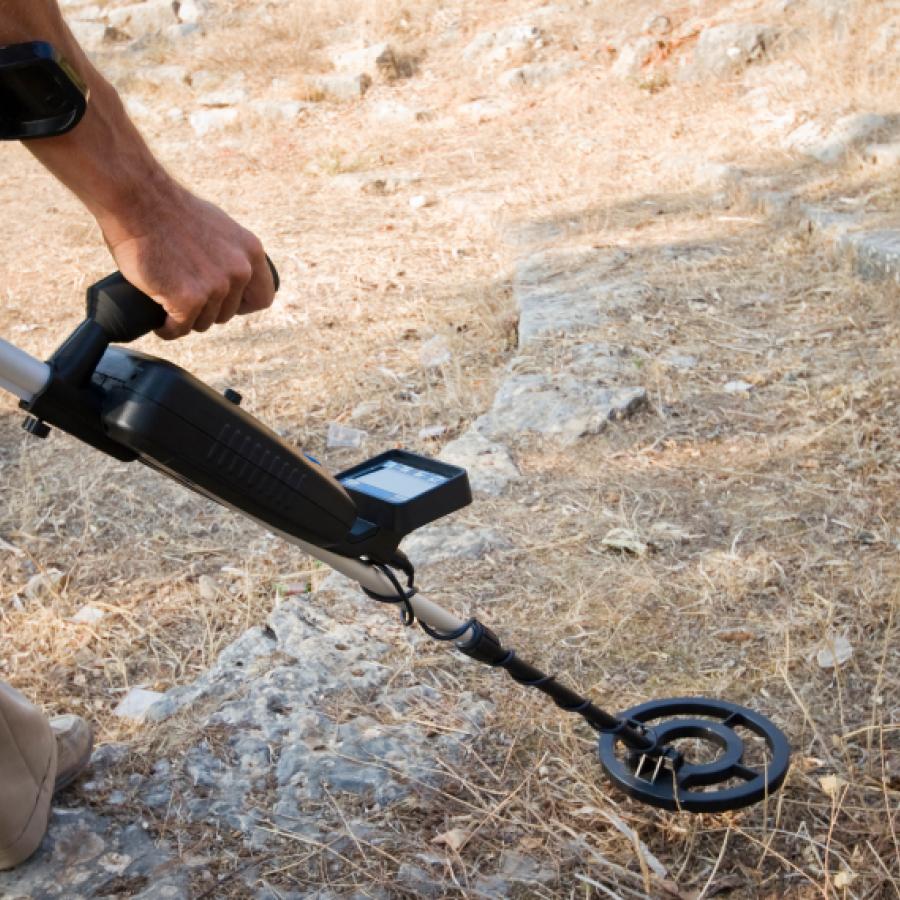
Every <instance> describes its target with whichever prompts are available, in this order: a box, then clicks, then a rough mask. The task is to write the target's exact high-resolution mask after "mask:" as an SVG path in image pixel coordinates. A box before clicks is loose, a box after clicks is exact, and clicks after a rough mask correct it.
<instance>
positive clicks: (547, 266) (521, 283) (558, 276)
mask: <svg viewBox="0 0 900 900" xmlns="http://www.w3.org/2000/svg"><path fill="white" fill-rule="evenodd" d="M626 259H627V254H625V253H624V252H623V251H619V250H599V251H598V250H589V251H584V250H575V251H572V250H567V251H560V250H555V251H547V252H544V253H537V254H533V255H532V256H529V257H526V258H525V259H523V260H521V261H520V262H519V263H518V265H517V266H516V271H515V275H514V279H513V291H514V294H515V299H516V303H517V304H518V307H519V346H520V347H525V346H527V345H528V344H530V343H532V342H533V341H535V340H537V339H538V338H541V337H546V336H550V335H559V334H575V333H577V332H579V331H584V330H586V329H590V328H596V327H597V326H598V325H602V324H603V322H604V321H606V320H607V319H608V318H609V316H610V315H612V314H614V313H615V312H617V311H620V310H622V309H626V308H628V309H630V308H632V307H634V306H636V305H638V304H640V303H641V301H642V300H644V299H645V298H646V296H647V290H646V288H645V286H644V285H642V284H640V283H638V282H635V281H633V280H629V279H621V278H613V277H611V273H612V271H613V270H615V269H616V268H617V267H618V266H620V265H621V264H622V263H623V262H624V261H625V260H626Z"/></svg>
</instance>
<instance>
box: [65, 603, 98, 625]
mask: <svg viewBox="0 0 900 900" xmlns="http://www.w3.org/2000/svg"><path fill="white" fill-rule="evenodd" d="M105 616H106V613H105V612H104V611H103V610H102V609H99V608H98V607H96V606H91V604H90V603H85V605H84V606H82V607H81V609H79V610H78V612H77V613H75V615H74V616H72V621H73V622H78V623H79V624H80V625H96V624H97V623H98V622H101V621H102V620H103V619H104V617H105Z"/></svg>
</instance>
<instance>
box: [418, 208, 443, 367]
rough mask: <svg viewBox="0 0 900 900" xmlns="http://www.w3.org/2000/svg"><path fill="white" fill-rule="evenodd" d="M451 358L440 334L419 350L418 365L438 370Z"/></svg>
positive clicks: (426, 342)
mask: <svg viewBox="0 0 900 900" xmlns="http://www.w3.org/2000/svg"><path fill="white" fill-rule="evenodd" d="M413 199H415V198H413ZM452 356H453V355H452V353H451V351H450V344H449V343H448V342H447V338H445V337H444V336H443V335H442V334H436V335H435V336H434V337H432V338H429V339H428V340H427V341H425V343H424V344H422V346H421V348H420V349H419V363H420V364H421V366H422V368H423V369H439V368H441V366H445V365H447V363H448V362H450V360H451V359H452Z"/></svg>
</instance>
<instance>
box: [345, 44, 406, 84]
mask: <svg viewBox="0 0 900 900" xmlns="http://www.w3.org/2000/svg"><path fill="white" fill-rule="evenodd" d="M331 61H332V63H333V64H334V67H335V69H336V70H337V71H338V72H341V73H342V74H345V75H367V76H368V77H369V78H370V79H371V78H375V77H377V76H381V77H382V78H384V79H386V80H388V81H391V80H393V79H395V78H397V77H398V75H399V74H400V67H399V65H398V62H397V56H396V54H395V53H394V50H393V48H392V47H391V45H390V44H388V43H386V42H382V43H378V44H370V45H368V46H365V47H354V48H352V49H349V50H341V51H338V52H335V53H333V54H332V56H331Z"/></svg>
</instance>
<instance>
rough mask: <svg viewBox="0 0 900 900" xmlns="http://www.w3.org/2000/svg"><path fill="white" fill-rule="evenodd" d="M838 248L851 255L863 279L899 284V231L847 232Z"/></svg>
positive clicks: (839, 242)
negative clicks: (890, 281)
mask: <svg viewBox="0 0 900 900" xmlns="http://www.w3.org/2000/svg"><path fill="white" fill-rule="evenodd" d="M838 246H839V248H840V249H845V250H847V251H849V252H850V253H851V254H852V255H853V257H854V261H855V265H856V270H857V272H859V274H860V275H861V276H862V277H863V278H867V279H872V280H885V279H887V280H892V281H896V282H897V283H898V284H900V229H885V230H883V231H856V232H848V233H846V234H845V235H844V236H843V237H842V238H840V240H839V241H838Z"/></svg>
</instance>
